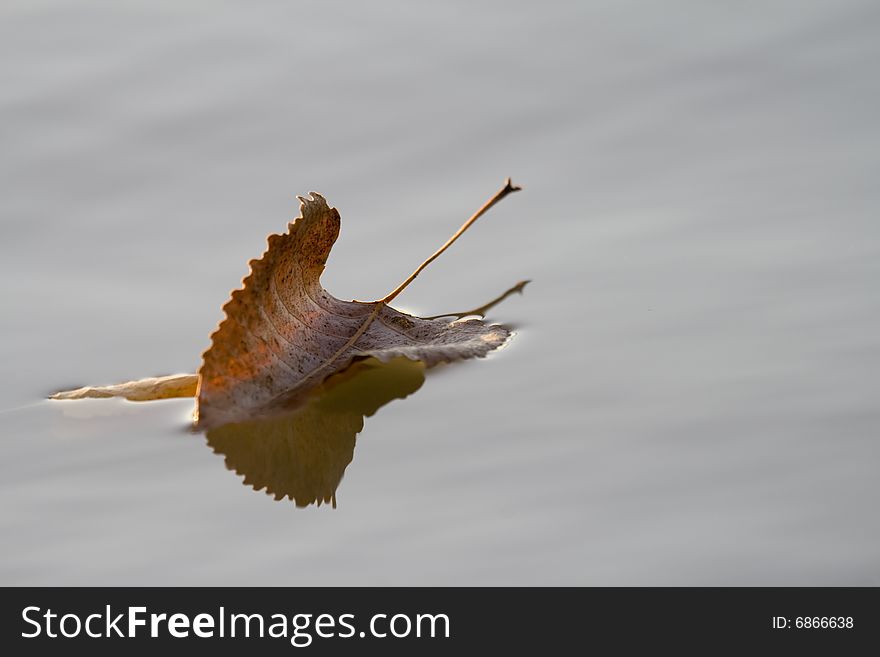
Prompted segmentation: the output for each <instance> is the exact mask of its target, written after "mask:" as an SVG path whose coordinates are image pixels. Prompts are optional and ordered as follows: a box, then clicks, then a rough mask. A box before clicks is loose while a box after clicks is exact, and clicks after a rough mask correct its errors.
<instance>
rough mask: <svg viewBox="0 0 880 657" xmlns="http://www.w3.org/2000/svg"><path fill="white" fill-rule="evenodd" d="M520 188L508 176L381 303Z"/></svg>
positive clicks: (387, 300) (389, 300)
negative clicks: (497, 204) (479, 206)
mask: <svg viewBox="0 0 880 657" xmlns="http://www.w3.org/2000/svg"><path fill="white" fill-rule="evenodd" d="M521 189H522V187H519V186H517V185H514V184H513V183H512V182H511V181H510V178H508V179H507V180H506V181H505V182H504V187H502V188H501V189H499V190H498V191H497V192H495V195H494V196H492V198H490V199H489V200H488V201H486V202H485V203H484V204H483V206H482V207H481V208H480V209H479V210H477V211H476V212H475V213H474V214H473V215H472V216H471V218H470V219H468V220H467V221H465V222H464V223H463V224H462V225H461V228H459V229H458V230H457V231H455V234H454V235H453V236H452V237H450V238H449V239H448V240H446V243H445V244H444V245H443V246H441V247H440V248H439V249H437V250H436V251H435V252H434V254H433V255H432V256H431V257H430V258H428V259H427V260H425V261H424V262H423V263H422V264H420V265H419V266H418V267H417V268H416V270H415V271H414V272H413V273H412V274H410V275H409V278H407V279H406V280H405V281H404V282H403V283H401V284H400V285H398V286H397V287H396V288H395V289H394V291H393V292H391V293H389V294H388V295H387V296H385V297H384V298H383V299H381V301H382V303H391V301H392V300H393V299H394V298H395V297H396V296H397V295H398V294H400V293H401V292H403V291H404V289H406V286H407V285H409V284H410V283H412V282H413V281H414V280H415V278H416V276H418V275H419V274H421V273H422V271H423V270H424V269H425V267H427V266H428V265H430V264H431V263H432V262H434V261H435V260H436V259H437V258H438V257H439V256H440V254H441V253H443V252H444V251H445V250H446V249H448V248H449V247H450V246H452V244H453V242H455V240H457V239H458V238H459V237H461V236H462V234H463V233H464V232H465V231H466V230H467V229H468V228H470V227H471V224H473V223H474V222H475V221H476V220H477V219H479V218H480V217H482V216H483V215H484V214H486V212H487V211H488V210H489V208H491V207H492V206H493V205H495V204H496V203H498V201H500V200H501V199H503V198H504V197H505V196H507V195H508V194H511V193H513V192H518V191H519V190H521Z"/></svg>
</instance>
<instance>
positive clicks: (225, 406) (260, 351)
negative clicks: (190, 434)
mask: <svg viewBox="0 0 880 657" xmlns="http://www.w3.org/2000/svg"><path fill="white" fill-rule="evenodd" d="M519 189H520V188H519V187H516V186H514V185H513V184H512V183H511V182H510V179H509V178H508V179H507V181H506V183H505V185H504V186H503V187H502V188H501V189H500V190H499V191H498V192H496V193H495V195H494V196H492V198H490V199H489V200H488V201H487V202H486V203H485V204H484V205H483V206H482V207H481V208H480V209H479V210H477V212H475V213H474V214H473V215H472V216H471V217H470V219H468V220H467V221H466V222H465V223H464V224H463V225H462V226H461V228H459V229H458V231H457V232H456V233H455V234H453V235H452V237H450V238H449V239H448V240H447V241H446V243H445V244H444V245H443V246H441V247H440V248H439V249H438V250H437V251H435V252H434V254H433V255H431V256H430V257H429V258H428V259H427V260H425V261H424V262H423V263H422V264H421V265H419V267H417V268H416V270H415V271H414V272H413V273H412V274H410V276H409V277H408V278H407V279H406V280H404V281H403V282H402V283H401V284H400V285H399V286H397V288H395V289H394V291H392V292H391V293H390V294H388V295H387V296H385V297H383V298H382V299H379V300H378V301H371V302H368V303H364V302H360V301H342V300H340V299H337V298H335V297H333V296H331V295H330V294H329V293H328V292H327V291H326V290H324V288H323V287H321V283H320V277H321V273H322V272H323V271H324V265H325V263H326V262H327V258H328V256H329V254H330V249H331V248H332V247H333V244H334V242H335V241H336V238H337V237H338V235H339V226H340V220H339V213H338V212H337V211H336V209H335V208H331V207H329V206H328V205H327V202H326V201H325V200H324V197H322V196H321V195H320V194H317V193H315V192H312V193H311V195H310V196H309V197H308V198H302V197H299V198H300V201H301V216H300V217H298V218H297V219H296V220H295V221H293V222H292V223H290V224H288V231H287V233H285V234H283V235H271V236H270V237H269V247H268V249H267V251H266V252H265V253H264V254H263V256H262V257H261V258H260V259H258V260H252V261H251V262H250V266H251V271H250V274H249V275H248V276H247V277H246V278H245V279H244V280H243V281H242V284H243V287H242V288H241V289H239V290H236V291H234V292H233V293H232V298H231V299H230V300H229V301H228V302H227V303H226V304H225V305H224V306H223V310H224V311H225V313H226V317H225V319H224V320H223V321H222V322H221V323H220V325H219V327H218V328H217V330H216V331H215V332H214V333H213V334H212V335H211V346H210V348H209V349H208V350H207V351H206V352H205V353H204V354H203V361H202V366H201V368H200V370H199V373H198V374H197V375H196V374H184V375H174V376H170V377H158V378H150V379H143V380H140V381H129V382H128V383H122V384H118V385H112V386H98V387H85V388H79V389H77V390H71V391H65V392H59V393H56V394H54V395H52V399H82V398H85V397H125V398H126V399H130V400H133V401H146V400H150V399H166V398H170V397H188V396H192V395H193V394H195V395H196V396H197V402H196V418H197V423H198V426H199V427H200V428H203V429H210V428H213V427H218V426H221V425H224V424H227V423H235V422H244V421H247V420H255V419H260V418H267V417H272V416H274V415H277V414H280V413H287V412H289V411H291V410H293V409H295V408H297V407H299V406H300V405H302V404H303V403H304V401H305V400H306V398H307V397H308V396H309V394H310V392H312V391H313V390H314V389H315V388H316V387H318V386H320V385H321V384H322V383H323V382H324V381H325V380H327V379H328V377H330V376H331V375H333V374H334V373H337V372H341V371H343V370H345V369H346V368H348V367H350V366H351V365H352V364H353V363H356V362H358V361H361V360H363V359H366V358H375V359H377V360H379V361H381V362H388V361H390V360H392V359H394V358H398V357H403V358H407V359H410V360H412V361H419V362H421V363H422V364H423V365H424V366H426V367H431V366H433V365H436V364H438V363H442V362H448V361H455V360H461V359H465V358H475V357H482V356H485V355H486V354H487V353H489V352H490V351H492V350H493V349H497V348H498V347H500V346H501V345H502V344H504V342H505V341H506V340H507V339H508V338H509V337H510V331H509V330H508V329H507V328H505V327H503V326H500V325H498V324H491V325H490V324H486V323H485V322H483V321H481V320H476V319H462V318H463V317H466V316H472V315H481V316H482V315H485V313H486V311H487V310H488V309H489V308H492V307H493V306H495V305H496V304H498V303H500V302H501V301H503V300H504V299H505V298H507V297H508V296H509V295H510V294H512V293H514V292H522V289H523V287H524V286H525V285H526V283H528V281H522V282H520V283H518V284H517V285H515V286H514V287H513V288H511V289H510V290H508V291H507V292H505V293H504V294H503V295H501V296H500V297H498V298H496V299H494V300H493V301H490V302H489V303H487V304H484V305H483V306H480V307H479V308H475V309H473V310H470V311H466V312H463V313H447V314H446V315H437V316H435V317H428V318H422V317H415V316H413V315H408V314H406V313H402V312H400V311H398V310H395V309H394V308H392V307H391V306H389V305H388V304H389V303H390V302H391V301H392V300H394V298H395V297H397V295H399V294H400V293H401V292H402V291H403V290H404V289H405V288H406V287H407V286H408V285H409V284H410V283H411V282H412V281H413V280H414V279H415V278H416V277H417V276H418V275H419V273H421V272H422V271H423V270H424V269H425V267H427V266H428V265H429V264H430V263H431V262H433V261H434V260H435V259H436V258H437V257H439V256H440V254H442V253H443V252H444V251H445V250H446V249H448V248H449V247H450V246H451V245H452V244H453V243H454V242H455V241H456V240H457V239H458V238H459V237H461V235H462V234H463V233H464V232H465V231H466V230H467V229H468V228H469V227H470V226H471V225H472V224H473V223H474V222H475V221H476V220H477V219H478V218H479V217H481V216H482V215H483V214H484V213H485V212H486V211H487V210H488V209H489V208H491V207H492V206H493V205H495V204H496V203H498V201H500V200H501V199H503V198H504V197H505V196H507V195H508V194H510V193H512V192H515V191H517V190H519ZM452 316H457V317H458V318H459V319H457V320H454V321H449V319H448V318H449V317H452ZM444 317H446V318H447V319H443V318H444Z"/></svg>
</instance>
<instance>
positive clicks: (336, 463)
mask: <svg viewBox="0 0 880 657" xmlns="http://www.w3.org/2000/svg"><path fill="white" fill-rule="evenodd" d="M424 369H425V368H424V365H422V364H421V363H419V362H416V361H412V360H408V359H406V358H395V359H394V360H392V361H390V362H388V363H381V362H380V361H378V360H376V359H375V358H368V359H366V360H363V361H359V362H357V363H355V364H354V365H353V366H351V367H350V368H348V369H347V370H346V371H344V372H341V373H339V374H336V375H334V376H333V377H331V378H330V379H328V380H327V381H326V382H325V383H324V384H323V385H322V386H321V387H320V388H319V389H318V390H317V392H316V394H315V395H314V396H313V397H312V398H311V400H310V401H309V402H308V403H307V404H306V406H304V407H302V408H300V409H298V410H297V411H295V412H293V413H290V414H288V415H282V416H275V417H272V418H269V419H263V420H252V421H248V422H240V423H236V424H227V425H225V426H221V427H217V428H214V429H210V430H209V431H208V432H207V439H208V445H209V446H210V447H211V448H213V450H214V451H215V452H217V453H218V454H222V455H223V456H224V457H225V458H226V467H228V468H229V469H230V470H234V471H235V472H237V473H238V474H239V475H242V476H243V477H244V483H245V484H246V485H248V486H253V488H254V489H255V490H262V489H265V490H266V492H267V493H269V494H270V495H274V496H275V499H278V500H280V499H284V498H285V497H289V498H290V499H292V500H293V501H295V502H296V505H297V506H308V505H309V504H313V503H317V504H319V505H320V504H321V503H322V502H332V503H333V506H334V507H335V506H336V488H337V487H338V486H339V482H340V481H341V480H342V475H343V474H344V473H345V468H346V467H347V466H348V464H349V463H351V460H352V458H353V457H354V445H355V436H356V435H357V434H358V433H359V432H360V431H361V429H363V427H364V418H365V417H370V416H371V415H373V414H374V413H375V412H376V411H377V410H379V409H380V408H382V406H384V405H385V404H387V403H388V402H390V401H392V400H394V399H402V398H404V397H406V396H407V395H410V394H412V393H413V392H415V391H416V390H418V389H419V388H420V387H421V386H422V383H423V382H424V380H425V375H424Z"/></svg>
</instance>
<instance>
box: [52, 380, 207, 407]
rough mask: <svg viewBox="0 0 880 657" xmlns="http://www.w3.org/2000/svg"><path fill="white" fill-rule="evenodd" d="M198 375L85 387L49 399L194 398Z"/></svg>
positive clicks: (140, 399)
mask: <svg viewBox="0 0 880 657" xmlns="http://www.w3.org/2000/svg"><path fill="white" fill-rule="evenodd" d="M198 384H199V375H198V374H172V375H170V376H158V377H151V378H148V379H140V380H139V381H128V382H126V383H117V384H116V385H112V386H85V387H84V388H77V389H76V390H64V391H62V392H56V393H55V394H54V395H52V396H51V397H49V399H86V398H88V397H101V398H105V397H125V398H126V399H128V400H130V401H152V400H154V399H173V398H175V397H195V395H196V389H197V387H198Z"/></svg>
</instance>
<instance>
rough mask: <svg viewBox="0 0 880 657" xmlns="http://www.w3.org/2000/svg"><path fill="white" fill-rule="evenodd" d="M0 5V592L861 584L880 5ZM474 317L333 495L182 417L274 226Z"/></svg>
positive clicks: (436, 307) (345, 293)
mask: <svg viewBox="0 0 880 657" xmlns="http://www.w3.org/2000/svg"><path fill="white" fill-rule="evenodd" d="M181 4H182V3H153V2H149V3H147V2H143V3H124V4H118V3H111V2H79V3H76V5H71V4H69V3H62V2H11V1H7V2H4V3H3V5H2V9H0V134H2V138H0V143H2V154H0V222H2V236H3V238H2V244H0V286H2V287H0V294H2V297H0V303H2V308H3V310H2V319H0V322H2V324H0V330H2V333H0V335H2V340H0V362H2V364H3V365H2V376H0V399H2V403H0V409H2V412H0V462H2V463H3V476H2V480H0V482H2V483H0V499H2V502H0V505H2V506H0V531H2V543H3V559H2V560H0V582H2V583H3V584H52V585H59V584H217V585H219V584H236V585H239V584H241V585H244V584H253V585H259V584H285V585H305V584H314V585H331V584H402V585H408V584H529V585H531V584H553V585H555V584H578V585H631V584H643V585H659V584H671V585H686V584H698V585H703V584H728V585H741V584H742V585H745V584H770V585H776V584H795V585H806V584H823V585H824V584H839V585H880V550H878V548H880V516H878V514H877V512H876V505H877V497H878V493H880V478H878V476H877V471H878V465H880V446H878V438H880V434H878V428H880V405H878V396H877V390H878V386H877V379H878V366H880V298H878V294H877V292H878V282H880V264H878V263H880V258H878V256H880V228H878V209H880V185H878V174H880V129H878V128H880V125H878V122H880V119H878V117H880V76H878V75H877V62H878V61H880V9H878V7H877V5H876V3H871V2H839V1H829V2H822V3H810V2H801V1H798V2H761V3H706V2H666V3H654V2H617V1H615V2H589V3H588V2H579V3H549V4H548V3H511V2H509V1H508V2H498V3H480V4H479V5H476V4H475V3H464V2H446V3H408V2H389V1H385V2H380V3H369V6H367V3H353V2H352V3H340V4H335V3H329V2H314V3H266V4H261V5H255V4H253V3H246V4H245V3H243V4H241V5H234V4H232V3H229V4H220V3H204V4H198V3H187V4H186V5H185V6H181ZM508 175H509V176H512V177H513V180H514V182H517V183H520V184H522V185H523V186H524V187H525V189H524V191H523V192H521V193H519V194H516V195H514V196H511V197H510V198H508V199H506V200H504V201H503V202H502V203H501V204H500V205H499V206H498V207H496V208H495V209H493V210H492V212H491V213H490V214H489V215H487V216H486V217H485V218H484V219H481V220H480V222H479V223H478V224H477V225H475V227H474V228H473V229H472V230H471V231H470V232H469V233H468V234H467V235H466V236H465V237H464V238H462V240H461V241H460V242H458V243H456V245H455V246H454V247H453V248H452V249H451V250H450V251H449V252H448V253H446V254H444V255H443V257H442V258H441V259H439V260H438V261H437V262H436V263H434V264H433V265H431V267H430V268H428V270H426V271H425V273H424V274H422V275H421V276H420V277H419V279H418V280H417V281H416V282H415V283H414V284H413V285H411V286H410V287H409V288H408V289H407V290H406V292H405V293H404V294H403V295H402V296H401V297H400V298H399V299H398V301H399V303H398V304H397V305H398V307H400V308H401V309H403V310H407V311H410V312H416V313H424V314H436V313H440V312H445V311H449V310H458V309H461V308H463V307H469V306H476V305H479V304H480V303H482V302H484V301H486V300H487V299H489V298H491V297H492V296H494V295H496V294H498V293H499V292H501V291H502V290H504V289H505V288H507V287H508V286H510V285H512V284H513V283H515V282H516V281H517V280H519V279H522V278H531V279H533V283H532V284H531V285H530V286H529V287H528V288H527V290H526V294H525V295H524V296H522V297H519V296H515V297H513V298H511V299H509V300H508V301H506V302H505V303H504V304H503V305H501V306H499V307H498V308H497V309H495V310H493V311H492V313H491V317H490V318H491V319H493V320H494V321H501V322H505V323H508V324H510V325H512V326H514V327H515V328H516V330H517V334H516V337H515V338H514V340H513V342H512V343H511V344H510V345H509V347H508V348H506V349H503V350H502V351H500V352H498V353H497V354H495V355H494V356H493V357H491V358H489V359H487V360H485V361H480V362H473V363H467V364H463V365H459V366H451V367H446V368H443V369H442V370H441V371H438V372H436V373H434V374H431V375H429V376H428V378H427V380H426V382H425V384H424V385H423V386H422V388H421V389H420V390H419V391H418V392H417V393H415V394H413V395H411V396H410V397H409V398H407V399H405V400H398V401H393V402H391V403H390V404H389V405H388V406H386V407H384V408H382V409H381V410H379V412H378V413H377V414H376V415H375V416H374V417H372V418H368V419H367V420H366V422H365V426H364V430H363V432H362V433H361V434H360V435H359V437H358V442H357V447H356V450H355V453H354V460H353V462H352V463H351V464H350V465H349V466H348V469H347V470H346V473H345V477H344V479H343V480H342V483H341V485H340V487H339V489H338V491H337V498H338V508H336V509H335V510H334V509H332V508H331V507H330V506H329V505H323V506H320V507H317V506H309V507H307V508H305V509H298V508H297V507H296V506H295V505H294V504H293V503H291V502H290V501H289V500H286V501H284V502H276V501H274V500H273V499H272V498H271V497H269V496H267V495H266V494H265V493H263V492H256V491H254V490H252V489H251V488H248V487H247V486H244V485H242V483H241V479H240V478H239V477H238V476H237V475H236V474H234V473H233V472H230V471H228V470H227V469H226V468H225V466H224V462H223V459H222V458H221V457H220V456H218V455H216V454H214V453H212V451H211V450H210V449H209V448H208V446H207V445H206V442H205V437H204V436H202V435H200V434H193V433H190V432H189V431H188V429H187V422H188V417H189V415H190V413H191V411H192V401H191V400H173V401H165V402H156V403H150V404H134V403H129V402H123V401H103V400H95V401H83V402H49V401H45V400H44V397H45V396H46V395H47V394H49V393H51V392H52V391H54V390H57V389H60V388H64V387H70V386H77V385H84V384H105V383H114V382H118V381H125V380H128V379H132V378H139V377H143V376H150V375H156V374H163V373H171V372H187V371H195V370H196V369H197V368H198V365H199V362H200V354H201V353H202V351H203V350H204V349H205V348H206V347H207V346H208V343H209V341H208V336H209V334H210V333H211V332H212V330H213V329H214V327H215V326H216V324H217V322H218V321H219V320H220V318H221V312H220V307H221V305H222V304H223V303H224V301H225V300H226V298H227V296H228V294H229V291H230V290H231V289H233V288H235V287H237V285H238V283H239V281H240V280H241V278H242V277H243V276H244V275H245V274H246V273H247V262H248V260H249V259H251V258H254V257H257V256H259V254H260V253H262V251H263V250H264V247H265V238H266V236H267V235H268V234H270V233H273V232H280V231H283V230H285V227H286V223H287V221H289V220H290V219H291V218H293V217H294V216H296V214H297V211H298V204H297V202H296V200H295V195H296V194H303V193H305V192H308V191H310V190H317V191H320V192H321V193H323V194H324V195H325V196H326V197H327V198H328V200H329V202H330V203H331V204H332V205H334V206H336V207H337V208H338V209H339V211H340V213H341V215H342V222H343V225H342V234H341V237H340V239H339V241H338V243H337V245H336V247H335V249H334V251H333V253H332V255H331V258H330V261H329V263H328V268H327V271H326V273H325V275H324V277H323V283H324V285H325V287H326V288H327V289H328V290H329V291H330V292H332V293H333V294H335V295H336V296H338V297H340V298H343V299H352V298H355V299H370V298H378V297H381V296H382V295H384V294H385V293H387V292H388V291H389V290H391V289H392V288H393V287H394V286H395V285H397V283H398V282H400V280H402V279H403V278H404V277H405V276H406V275H407V274H408V273H409V272H410V271H411V270H412V269H413V268H414V267H415V266H416V265H417V264H418V263H419V262H421V260H422V259H423V258H424V257H426V256H427V255H429V254H430V253H431V252H432V251H433V250H434V249H435V248H436V247H437V246H438V245H439V244H441V243H442V242H443V241H444V240H445V239H446V238H447V237H448V235H449V234H450V233H451V232H452V231H453V230H455V228H457V227H458V225H459V224H460V223H461V222H462V221H463V220H464V219H465V218H466V217H467V216H468V215H469V214H470V213H471V212H472V211H473V210H474V209H475V208H476V207H478V206H479V205H480V203H482V202H483V201H484V200H485V199H486V198H487V197H488V196H489V195H490V194H491V193H492V192H494V191H495V189H496V188H497V187H498V186H499V184H500V183H501V181H502V180H503V178H504V177H505V176H508Z"/></svg>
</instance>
